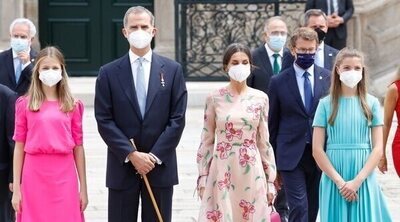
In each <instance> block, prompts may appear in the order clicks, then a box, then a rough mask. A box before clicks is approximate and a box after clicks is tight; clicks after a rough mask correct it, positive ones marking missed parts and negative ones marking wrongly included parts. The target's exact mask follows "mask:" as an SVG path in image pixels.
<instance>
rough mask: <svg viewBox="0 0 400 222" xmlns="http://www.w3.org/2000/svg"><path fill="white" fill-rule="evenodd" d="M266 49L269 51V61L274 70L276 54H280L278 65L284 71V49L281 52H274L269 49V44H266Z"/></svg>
mask: <svg viewBox="0 0 400 222" xmlns="http://www.w3.org/2000/svg"><path fill="white" fill-rule="evenodd" d="M265 49H266V50H267V53H268V59H269V62H270V64H271V67H272V69H274V60H275V58H274V54H276V53H278V54H279V57H278V64H279V67H280V68H281V69H282V57H283V48H282V49H281V50H280V51H279V52H274V51H272V49H270V48H269V46H268V44H267V43H265Z"/></svg>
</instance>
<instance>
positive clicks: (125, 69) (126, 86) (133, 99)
mask: <svg viewBox="0 0 400 222" xmlns="http://www.w3.org/2000/svg"><path fill="white" fill-rule="evenodd" d="M118 68H119V73H118V75H117V77H118V79H119V83H120V84H121V88H122V89H123V91H124V93H125V95H126V96H127V97H128V99H129V102H130V103H131V105H132V107H133V109H134V110H135V111H136V115H137V116H138V117H139V119H141V118H142V114H141V113H140V109H139V103H138V101H137V96H136V90H134V89H135V83H134V81H133V74H132V67H131V64H130V60H129V55H128V54H126V55H125V56H124V57H123V58H122V59H121V61H120V63H119V64H118Z"/></svg>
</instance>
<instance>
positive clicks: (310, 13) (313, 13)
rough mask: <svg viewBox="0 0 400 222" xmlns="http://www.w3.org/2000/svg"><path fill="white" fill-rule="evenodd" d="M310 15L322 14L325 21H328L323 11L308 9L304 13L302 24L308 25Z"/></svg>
mask: <svg viewBox="0 0 400 222" xmlns="http://www.w3.org/2000/svg"><path fill="white" fill-rule="evenodd" d="M312 16H315V17H319V16H322V17H324V19H325V22H326V23H328V18H327V17H326V14H325V12H323V11H322V10H321V9H309V10H307V11H306V13H305V14H304V26H308V22H309V21H310V17H312Z"/></svg>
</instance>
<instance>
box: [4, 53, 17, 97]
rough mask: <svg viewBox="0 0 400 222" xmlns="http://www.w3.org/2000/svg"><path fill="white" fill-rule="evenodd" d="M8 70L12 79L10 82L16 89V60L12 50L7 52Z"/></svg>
mask: <svg viewBox="0 0 400 222" xmlns="http://www.w3.org/2000/svg"><path fill="white" fill-rule="evenodd" d="M6 61H9V62H6V63H5V64H6V70H7V73H8V78H9V79H10V82H11V83H12V84H13V85H14V86H15V87H14V89H16V88H17V87H16V86H17V83H16V82H15V70H14V59H13V54H12V49H9V50H8V52H7V57H6Z"/></svg>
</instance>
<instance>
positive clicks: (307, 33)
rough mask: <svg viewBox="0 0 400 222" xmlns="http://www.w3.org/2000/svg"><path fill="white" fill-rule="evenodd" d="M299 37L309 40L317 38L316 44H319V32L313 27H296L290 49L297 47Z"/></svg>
mask: <svg viewBox="0 0 400 222" xmlns="http://www.w3.org/2000/svg"><path fill="white" fill-rule="evenodd" d="M297 39H304V40H307V41H313V40H315V44H316V45H318V35H317V32H315V31H314V29H312V28H308V27H301V28H298V29H296V30H295V31H294V33H293V35H292V37H291V38H290V41H289V48H290V49H294V48H296V41H297Z"/></svg>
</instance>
